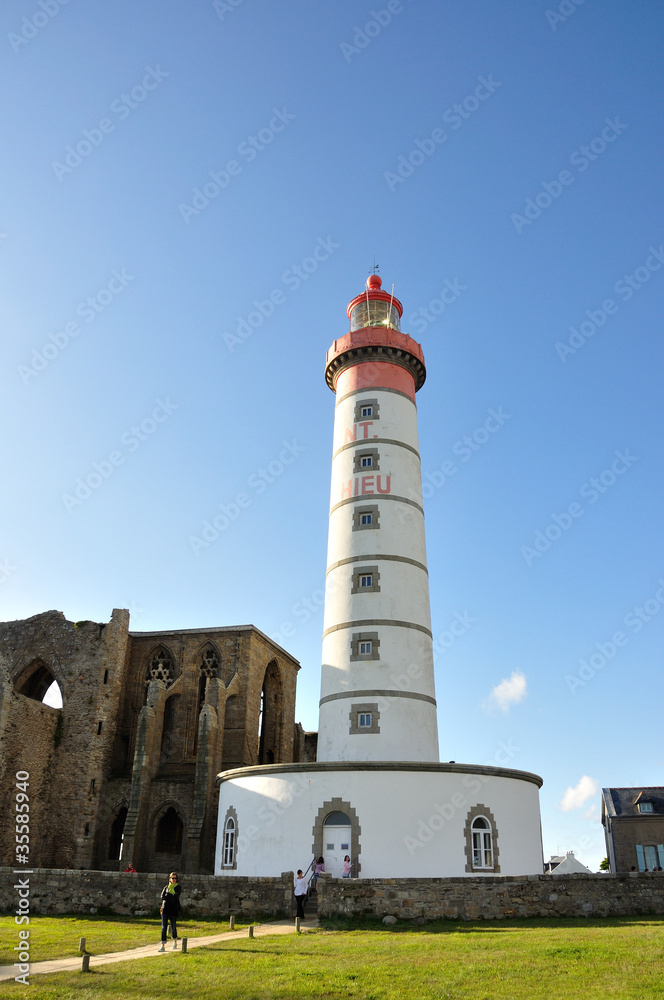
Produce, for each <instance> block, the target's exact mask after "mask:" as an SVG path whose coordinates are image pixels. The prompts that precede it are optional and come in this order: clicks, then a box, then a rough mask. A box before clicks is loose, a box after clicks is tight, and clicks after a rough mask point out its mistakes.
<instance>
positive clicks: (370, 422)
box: [353, 420, 373, 440]
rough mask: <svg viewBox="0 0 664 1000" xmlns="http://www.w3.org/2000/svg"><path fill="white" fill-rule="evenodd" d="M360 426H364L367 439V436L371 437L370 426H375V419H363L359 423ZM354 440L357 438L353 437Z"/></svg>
mask: <svg viewBox="0 0 664 1000" xmlns="http://www.w3.org/2000/svg"><path fill="white" fill-rule="evenodd" d="M359 426H360V427H364V438H365V440H366V438H368V437H369V428H370V427H373V420H364V421H361V422H360V424H359ZM353 440H355V438H353Z"/></svg>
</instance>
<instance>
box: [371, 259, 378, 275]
mask: <svg viewBox="0 0 664 1000" xmlns="http://www.w3.org/2000/svg"><path fill="white" fill-rule="evenodd" d="M379 271H380V264H377V263H376V258H375V257H374V266H373V267H372V268H371V274H378V272H379Z"/></svg>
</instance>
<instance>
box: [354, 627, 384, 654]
mask: <svg viewBox="0 0 664 1000" xmlns="http://www.w3.org/2000/svg"><path fill="white" fill-rule="evenodd" d="M379 650H380V639H379V638H378V632H353V633H352V637H351V643H350V658H351V660H354V661H355V660H380V653H379Z"/></svg>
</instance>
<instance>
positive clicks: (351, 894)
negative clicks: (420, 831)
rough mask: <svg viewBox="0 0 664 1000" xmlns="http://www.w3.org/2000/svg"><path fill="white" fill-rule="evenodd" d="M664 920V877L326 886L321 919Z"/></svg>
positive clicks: (321, 890) (322, 884) (333, 882)
mask: <svg viewBox="0 0 664 1000" xmlns="http://www.w3.org/2000/svg"><path fill="white" fill-rule="evenodd" d="M659 913H662V914H664V872H652V873H641V872H633V873H629V874H624V875H610V874H606V875H557V876H556V875H524V876H520V877H516V876H510V877H500V876H486V877H482V878H479V877H477V878H440V879H437V878H426V879H425V878H423V879H340V878H330V877H329V876H328V877H327V878H320V879H319V881H318V915H319V917H332V916H335V915H342V914H343V915H345V916H358V917H359V916H374V917H385V916H388V915H389V916H395V917H398V918H400V919H402V920H418V921H422V922H423V921H426V920H436V919H439V918H443V919H447V920H501V919H504V918H505V917H590V916H593V917H609V916H612V917H613V916H615V917H617V916H632V915H640V914H659Z"/></svg>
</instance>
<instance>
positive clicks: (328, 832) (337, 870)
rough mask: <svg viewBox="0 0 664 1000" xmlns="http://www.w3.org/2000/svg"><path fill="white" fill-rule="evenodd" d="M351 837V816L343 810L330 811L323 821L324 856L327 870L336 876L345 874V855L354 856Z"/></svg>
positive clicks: (339, 876)
mask: <svg viewBox="0 0 664 1000" xmlns="http://www.w3.org/2000/svg"><path fill="white" fill-rule="evenodd" d="M351 837H352V827H351V822H350V817H348V816H347V815H346V813H343V812H331V813H328V815H327V816H326V817H325V822H324V823H323V858H324V859H325V871H326V872H329V874H330V875H333V876H334V877H335V878H341V876H342V874H343V864H344V857H345V856H346V855H347V854H348V856H349V857H352V855H351V842H352V841H351Z"/></svg>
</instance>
